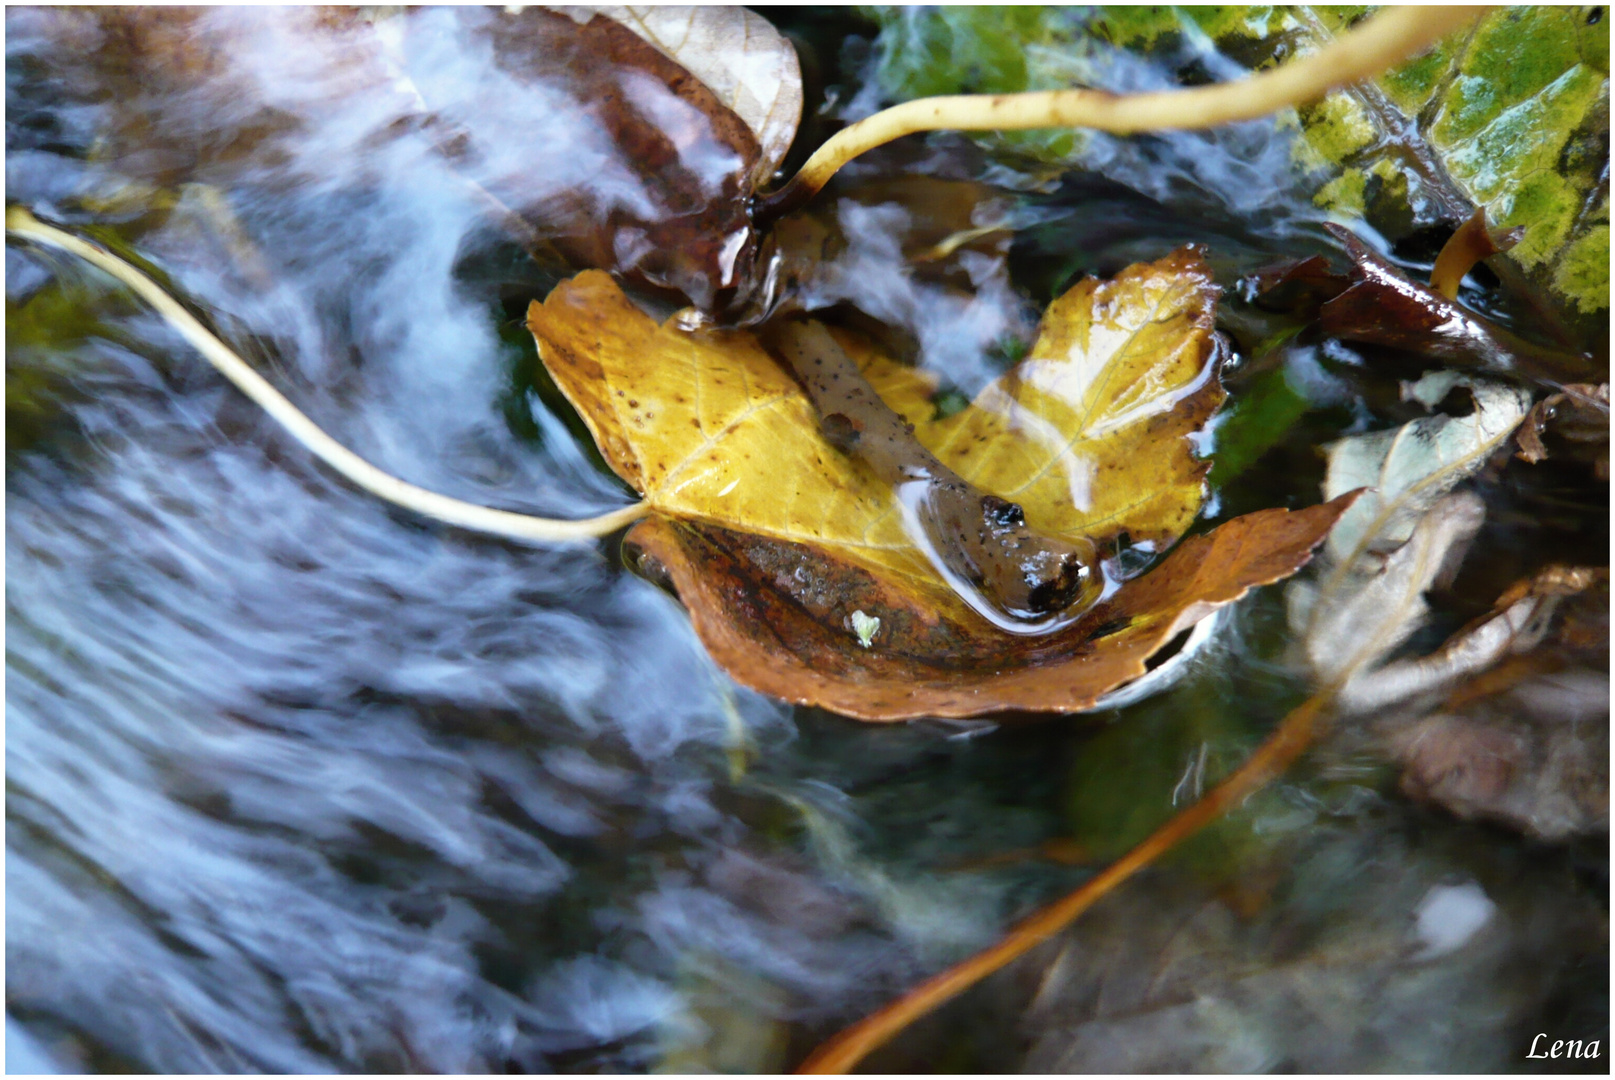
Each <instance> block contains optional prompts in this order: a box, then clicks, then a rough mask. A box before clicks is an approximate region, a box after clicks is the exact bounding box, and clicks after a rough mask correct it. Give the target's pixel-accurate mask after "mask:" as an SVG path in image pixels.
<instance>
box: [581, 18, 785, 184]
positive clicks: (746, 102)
mask: <svg viewBox="0 0 1615 1080" xmlns="http://www.w3.org/2000/svg"><path fill="white" fill-rule="evenodd" d="M557 10H559V11H564V12H566V13H567V14H569V15H571V16H572V17H573V18H575V19H578V20H579V21H580V22H582V21H585V20H586V19H587V17H588V16H587V14H585V13H588V12H597V13H599V14H601V15H605V16H606V17H608V18H611V19H615V20H616V21H617V22H619V23H621V24H622V25H624V26H626V27H627V28H628V29H630V30H632V31H633V32H634V33H636V34H638V35H639V36H640V37H642V38H644V39H645V40H646V41H648V42H650V43H651V44H652V45H654V46H656V47H657V48H658V49H660V50H661V51H662V52H663V53H665V54H667V56H668V58H669V59H671V60H673V61H676V62H677V63H679V64H680V65H682V66H683V67H684V68H685V69H686V70H688V71H689V73H690V74H691V75H694V76H695V77H696V78H697V79H700V80H701V82H702V83H703V84H705V85H706V87H707V88H708V89H709V90H711V91H712V92H713V93H714V94H716V95H717V96H718V100H719V101H721V102H723V103H724V104H725V105H727V106H728V107H729V108H731V109H733V110H734V111H735V113H736V114H737V115H739V117H740V118H741V119H742V120H744V121H745V122H746V126H747V127H749V128H750V129H751V132H752V134H753V135H755V136H757V143H758V145H759V146H760V147H761V148H762V153H761V155H760V156H759V157H758V160H757V165H756V167H755V168H754V169H753V171H752V177H751V181H752V185H753V187H757V186H760V185H762V184H765V183H767V182H768V181H769V179H770V178H771V177H773V175H774V171H775V170H776V169H778V168H779V165H780V162H781V161H783V160H785V155H786V153H787V152H788V151H789V150H790V148H791V140H792V139H794V138H795V137H796V127H797V124H799V123H800V122H801V119H802V69H801V65H800V63H799V62H798V61H797V58H796V49H795V48H794V47H793V46H792V45H791V43H790V41H788V40H787V39H786V38H785V37H783V36H782V35H781V34H780V32H779V31H778V30H776V29H774V26H773V24H772V23H770V22H769V21H768V20H767V19H765V18H763V17H762V16H761V15H759V14H757V13H756V12H755V11H751V10H749V9H747V8H743V7H682V6H668V7H623V6H619V5H610V4H599V5H592V4H591V5H582V6H578V7H567V8H558V9H557ZM580 16H582V17H581V18H580Z"/></svg>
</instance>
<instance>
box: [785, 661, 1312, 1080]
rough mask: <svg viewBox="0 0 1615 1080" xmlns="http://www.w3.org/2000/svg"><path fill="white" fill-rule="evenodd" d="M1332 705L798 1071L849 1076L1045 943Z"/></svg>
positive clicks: (1297, 749)
mask: <svg viewBox="0 0 1615 1080" xmlns="http://www.w3.org/2000/svg"><path fill="white" fill-rule="evenodd" d="M1333 698H1334V688H1333V687H1330V688H1327V689H1324V690H1321V691H1319V692H1318V693H1316V694H1314V695H1313V696H1312V697H1310V698H1308V699H1307V700H1306V701H1305V702H1303V703H1302V704H1300V705H1299V706H1297V707H1296V708H1295V709H1293V710H1291V712H1290V713H1289V715H1287V716H1286V717H1285V718H1284V719H1283V720H1281V721H1280V722H1279V725H1278V727H1277V728H1275V729H1274V730H1273V734H1271V735H1269V736H1268V737H1267V741H1265V742H1264V743H1262V745H1261V746H1259V747H1257V748H1256V751H1255V752H1254V753H1253V754H1251V756H1250V757H1249V758H1248V759H1247V760H1246V761H1245V763H1244V764H1243V765H1241V766H1240V767H1239V768H1238V769H1236V770H1234V772H1232V773H1230V774H1229V775H1228V777H1227V778H1225V779H1224V780H1223V781H1222V782H1221V783H1220V784H1218V785H1217V786H1216V787H1214V788H1212V789H1211V790H1210V791H1209V792H1207V793H1206V794H1205V795H1204V796H1203V797H1202V798H1201V799H1200V801H1198V802H1196V803H1194V804H1193V805H1191V806H1189V807H1187V808H1185V809H1184V810H1183V811H1182V812H1181V813H1179V814H1177V815H1175V816H1174V817H1172V818H1170V819H1169V820H1168V821H1167V822H1166V824H1164V825H1162V826H1161V827H1160V828H1159V829H1156V830H1155V831H1154V832H1153V833H1151V834H1150V835H1149V836H1148V837H1147V838H1146V839H1145V840H1144V841H1143V842H1142V843H1140V844H1139V845H1138V846H1137V847H1135V848H1133V849H1132V850H1131V851H1129V852H1128V853H1127V854H1126V855H1123V856H1122V857H1121V858H1120V859H1118V860H1117V861H1116V862H1114V863H1111V864H1110V866H1108V867H1106V868H1105V869H1104V870H1102V871H1100V873H1099V874H1097V875H1096V876H1094V877H1093V878H1090V879H1089V880H1088V881H1087V882H1085V883H1084V884H1083V885H1082V886H1081V887H1080V888H1078V889H1077V890H1076V891H1074V892H1071V893H1068V894H1067V895H1066V896H1064V897H1062V898H1060V899H1059V900H1056V901H1055V902H1054V903H1052V904H1050V905H1048V906H1047V907H1045V908H1042V909H1041V910H1039V911H1036V912H1034V913H1033V914H1032V915H1030V916H1029V917H1027V918H1026V919H1024V920H1022V921H1021V922H1020V923H1018V924H1017V925H1016V926H1015V927H1014V928H1013V929H1011V930H1010V931H1009V933H1008V934H1007V935H1005V936H1004V938H1003V939H1002V940H1000V941H999V942H997V943H996V944H994V945H992V946H991V947H989V948H987V949H984V950H982V951H981V952H979V953H977V954H976V955H975V956H972V957H971V958H970V959H968V960H966V961H964V962H963V963H961V964H957V965H955V966H953V967H951V968H949V969H948V970H947V971H944V972H942V973H941V974H940V975H935V976H933V977H932V978H930V979H928V980H926V981H925V982H923V983H921V984H920V985H919V986H916V987H915V988H914V989H913V990H910V991H909V992H908V993H907V994H904V995H903V996H902V997H900V998H898V999H897V1000H896V1001H894V1002H892V1003H891V1004H890V1005H887V1006H886V1007H885V1008H883V1009H881V1010H880V1011H879V1012H877V1013H874V1014H873V1015H871V1016H868V1017H865V1018H864V1019H863V1020H860V1021H859V1022H858V1023H856V1024H854V1025H852V1026H851V1027H849V1028H846V1029H844V1030H843V1031H841V1032H840V1033H839V1034H837V1035H835V1036H834V1037H832V1038H831V1039H829V1040H828V1041H826V1042H825V1043H823V1044H822V1045H820V1046H819V1048H818V1049H817V1050H815V1051H814V1052H813V1053H812V1054H811V1055H809V1056H808V1059H807V1060H806V1061H804V1062H803V1063H802V1064H801V1065H800V1066H799V1067H798V1068H797V1070H796V1071H797V1072H798V1073H844V1072H846V1071H848V1070H849V1069H851V1068H852V1067H853V1066H854V1065H856V1064H858V1062H860V1061H862V1060H863V1058H864V1056H865V1055H867V1054H868V1053H869V1052H870V1051H871V1050H874V1049H875V1048H877V1047H879V1046H881V1045H883V1044H884V1043H886V1042H887V1040H889V1039H891V1038H892V1036H894V1035H896V1034H897V1033H898V1032H900V1031H902V1030H903V1029H904V1028H906V1027H907V1026H908V1025H909V1024H911V1023H913V1022H914V1021H915V1020H917V1019H919V1018H920V1017H921V1016H924V1015H925V1014H926V1013H928V1012H930V1011H931V1010H932V1009H935V1008H936V1007H937V1006H939V1005H941V1004H942V1003H943V1002H945V1001H948V1000H950V999H951V998H953V997H955V996H956V995H958V994H960V993H962V992H964V991H965V990H967V989H969V988H970V987H972V986H974V985H975V984H976V983H978V982H980V981H981V980H982V979H984V978H986V977H987V976H988V975H991V974H992V973H993V972H995V971H997V970H999V969H1000V968H1002V967H1003V966H1004V965H1006V964H1008V963H1009V962H1010V961H1011V960H1014V959H1016V958H1017V957H1019V956H1021V955H1023V954H1025V953H1026V952H1027V951H1029V950H1030V949H1032V948H1033V947H1035V946H1037V945H1039V944H1041V943H1042V942H1044V941H1047V940H1048V939H1049V938H1050V937H1052V936H1054V935H1055V934H1056V933H1058V932H1059V931H1060V930H1062V929H1064V928H1065V927H1066V925H1068V924H1069V923H1070V922H1071V921H1072V920H1073V919H1075V918H1076V917H1077V916H1078V915H1081V914H1082V913H1083V912H1084V911H1087V910H1088V909H1089V908H1090V907H1092V906H1093V905H1094V903H1095V901H1097V900H1099V899H1100V898H1101V897H1103V896H1105V895H1107V894H1108V893H1110V892H1111V891H1112V890H1114V889H1115V888H1116V886H1118V885H1120V884H1121V883H1122V882H1124V881H1126V880H1127V879H1128V878H1130V877H1132V876H1133V874H1135V873H1137V872H1138V871H1139V870H1142V869H1143V868H1144V867H1146V866H1148V865H1149V864H1150V863H1152V862H1154V861H1155V860H1156V859H1157V858H1159V857H1160V856H1161V855H1162V854H1164V853H1165V852H1167V851H1168V850H1170V849H1171V848H1172V847H1173V846H1174V845H1176V844H1178V843H1179V842H1180V841H1182V840H1185V839H1187V838H1188V837H1190V836H1192V835H1193V834H1195V833H1196V832H1199V831H1200V830H1201V829H1202V828H1204V827H1205V826H1206V825H1208V824H1210V823H1211V822H1212V821H1214V820H1216V819H1217V818H1218V817H1219V816H1220V815H1221V814H1223V813H1224V812H1225V811H1226V810H1227V809H1228V808H1229V807H1231V806H1233V805H1234V804H1236V803H1239V802H1242V801H1243V800H1244V799H1246V798H1248V797H1249V796H1250V795H1251V794H1253V793H1254V792H1256V791H1257V790H1258V789H1260V788H1261V787H1262V786H1263V785H1264V784H1266V783H1267V782H1268V781H1269V780H1272V779H1273V778H1274V777H1276V776H1278V775H1279V774H1281V773H1282V772H1284V770H1285V769H1287V768H1289V766H1290V765H1291V763H1293V762H1294V761H1295V759H1296V758H1298V757H1300V756H1301V754H1302V752H1303V751H1304V750H1306V748H1307V747H1308V746H1310V745H1312V742H1313V739H1314V738H1315V737H1316V735H1317V734H1318V731H1319V728H1320V727H1321V725H1320V723H1319V721H1320V720H1321V719H1322V718H1323V716H1324V714H1325V713H1326V712H1327V710H1328V708H1329V705H1330V702H1331V701H1332V700H1333Z"/></svg>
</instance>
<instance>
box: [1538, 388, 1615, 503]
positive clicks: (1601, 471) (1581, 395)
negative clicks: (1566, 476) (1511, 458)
mask: <svg viewBox="0 0 1615 1080" xmlns="http://www.w3.org/2000/svg"><path fill="white" fill-rule="evenodd" d="M1543 435H1547V436H1548V442H1544V441H1543V438H1542V437H1543ZM1514 438H1515V441H1516V442H1517V443H1519V447H1520V449H1519V452H1518V456H1519V457H1520V458H1522V459H1524V460H1526V461H1529V462H1531V463H1532V464H1533V465H1534V464H1536V463H1537V462H1539V461H1543V460H1546V459H1547V458H1548V457H1550V456H1568V457H1575V458H1578V459H1581V460H1589V461H1591V462H1592V465H1593V470H1594V473H1595V475H1597V476H1598V478H1599V479H1601V480H1608V479H1609V384H1608V383H1605V384H1604V385H1602V386H1593V385H1591V384H1588V383H1582V384H1572V385H1570V386H1566V387H1565V388H1564V389H1563V390H1562V391H1560V392H1559V393H1557V394H1550V395H1548V396H1547V397H1545V398H1543V399H1542V400H1541V401H1539V402H1537V403H1536V404H1535V405H1533V406H1531V412H1530V414H1529V415H1527V416H1526V418H1525V422H1524V423H1523V424H1521V425H1520V429H1519V431H1518V432H1516V433H1515V436H1514ZM1550 444H1552V445H1553V446H1554V447H1556V448H1557V449H1556V450H1550Z"/></svg>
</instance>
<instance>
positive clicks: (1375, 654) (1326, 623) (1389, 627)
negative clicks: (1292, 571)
mask: <svg viewBox="0 0 1615 1080" xmlns="http://www.w3.org/2000/svg"><path fill="white" fill-rule="evenodd" d="M1485 517H1486V508H1485V505H1484V504H1483V503H1482V502H1481V501H1480V499H1479V498H1478V497H1477V496H1475V495H1473V494H1471V493H1469V492H1457V493H1455V494H1453V495H1449V496H1447V497H1446V498H1444V499H1441V500H1440V501H1439V502H1437V503H1436V504H1435V505H1434V506H1432V507H1430V508H1429V510H1428V511H1427V512H1426V513H1425V514H1424V515H1423V516H1422V517H1421V518H1419V519H1418V523H1417V525H1416V526H1415V527H1414V529H1413V531H1412V534H1411V535H1410V536H1409V537H1408V538H1407V540H1406V541H1405V542H1404V543H1403V544H1402V545H1401V546H1400V547H1398V548H1397V549H1396V550H1395V551H1393V552H1391V553H1390V555H1388V556H1386V557H1385V558H1384V559H1383V560H1379V561H1376V560H1374V559H1373V556H1371V555H1369V556H1366V557H1364V558H1363V560H1362V561H1361V562H1358V563H1355V564H1351V565H1353V567H1354V569H1352V570H1342V567H1341V564H1340V563H1336V562H1333V561H1332V560H1331V562H1330V563H1328V564H1326V565H1325V567H1324V569H1323V587H1322V589H1321V590H1320V592H1321V594H1322V595H1321V596H1320V595H1317V594H1315V593H1314V591H1313V586H1312V583H1310V582H1299V581H1298V582H1295V583H1293V584H1292V586H1291V592H1290V612H1291V622H1292V625H1294V626H1295V628H1296V629H1297V630H1298V631H1299V632H1300V633H1301V634H1302V635H1303V636H1302V641H1303V645H1304V647H1305V649H1306V656H1307V660H1308V662H1309V665H1310V666H1311V668H1312V671H1313V673H1314V674H1315V675H1316V676H1317V677H1318V679H1319V680H1320V681H1322V682H1328V683H1338V684H1339V685H1340V690H1339V692H1338V695H1337V696H1338V700H1339V701H1340V703H1341V705H1342V707H1343V708H1345V709H1348V710H1350V709H1353V708H1358V707H1363V708H1366V707H1371V706H1372V705H1373V704H1376V703H1377V698H1376V695H1375V693H1374V687H1375V686H1376V684H1375V682H1374V677H1375V674H1376V672H1375V665H1376V664H1377V663H1378V662H1379V661H1380V660H1381V659H1383V658H1384V657H1385V656H1387V655H1389V654H1390V653H1391V652H1392V651H1393V650H1395V649H1396V647H1397V646H1399V645H1401V644H1402V643H1403V642H1404V641H1406V640H1407V639H1408V638H1409V637H1411V636H1412V635H1413V633H1414V632H1415V631H1416V630H1418V629H1419V628H1420V627H1422V626H1423V625H1424V622H1425V618H1426V616H1427V615H1428V614H1429V608H1428V606H1427V605H1426V604H1425V601H1424V593H1425V591H1426V590H1427V589H1429V588H1430V587H1431V585H1432V584H1434V583H1435V581H1436V580H1437V579H1438V578H1439V577H1441V576H1442V575H1443V572H1444V571H1451V570H1452V569H1455V567H1456V559H1459V558H1462V554H1463V550H1464V546H1465V545H1466V544H1467V543H1468V542H1469V541H1470V540H1471V539H1472V538H1473V537H1474V535H1475V533H1476V532H1478V531H1479V530H1480V526H1481V522H1483V521H1484V520H1485ZM1337 531H1338V529H1337ZM1348 531H1351V530H1348ZM1331 541H1333V535H1331Z"/></svg>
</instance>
